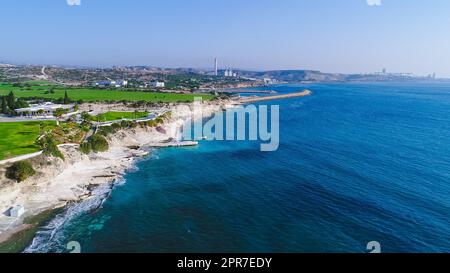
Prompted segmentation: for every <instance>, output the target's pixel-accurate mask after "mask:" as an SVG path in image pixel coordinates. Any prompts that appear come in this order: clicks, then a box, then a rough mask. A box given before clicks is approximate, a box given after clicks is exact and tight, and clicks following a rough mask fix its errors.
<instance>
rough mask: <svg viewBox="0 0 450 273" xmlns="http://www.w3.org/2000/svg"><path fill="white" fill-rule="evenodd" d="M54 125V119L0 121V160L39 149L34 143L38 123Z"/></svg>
mask: <svg viewBox="0 0 450 273" xmlns="http://www.w3.org/2000/svg"><path fill="white" fill-rule="evenodd" d="M41 123H45V124H46V125H47V126H48V127H54V126H56V124H55V122H54V121H30V122H11V123H9V122H4V123H0V160H3V159H6V158H10V157H15V156H19V155H23V154H28V153H34V152H37V151H38V150H39V147H38V146H36V145H35V143H34V142H35V140H36V138H38V137H39V125H40V124H41Z"/></svg>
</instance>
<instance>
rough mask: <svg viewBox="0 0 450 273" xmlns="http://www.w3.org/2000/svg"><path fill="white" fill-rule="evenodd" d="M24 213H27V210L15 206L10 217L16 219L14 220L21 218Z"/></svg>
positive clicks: (10, 212) (10, 211)
mask: <svg viewBox="0 0 450 273" xmlns="http://www.w3.org/2000/svg"><path fill="white" fill-rule="evenodd" d="M24 213H25V208H24V207H23V206H21V205H17V206H14V207H12V208H11V209H10V210H9V216H10V217H14V218H19V217H20V216H22V215H23V214H24Z"/></svg>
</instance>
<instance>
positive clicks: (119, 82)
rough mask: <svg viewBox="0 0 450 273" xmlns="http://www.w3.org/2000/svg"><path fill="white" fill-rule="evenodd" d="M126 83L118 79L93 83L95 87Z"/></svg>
mask: <svg viewBox="0 0 450 273" xmlns="http://www.w3.org/2000/svg"><path fill="white" fill-rule="evenodd" d="M127 85H128V81H126V80H120V81H99V82H96V83H95V86H96V87H116V88H120V87H125V86H127Z"/></svg>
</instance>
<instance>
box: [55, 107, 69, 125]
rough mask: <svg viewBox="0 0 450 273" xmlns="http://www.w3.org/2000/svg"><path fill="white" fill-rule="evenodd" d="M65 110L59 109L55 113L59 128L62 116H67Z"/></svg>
mask: <svg viewBox="0 0 450 273" xmlns="http://www.w3.org/2000/svg"><path fill="white" fill-rule="evenodd" d="M65 112H66V111H65V110H64V109H62V108H58V109H56V110H55V112H53V116H54V117H55V118H56V125H57V126H59V119H60V118H61V117H62V115H64V114H65Z"/></svg>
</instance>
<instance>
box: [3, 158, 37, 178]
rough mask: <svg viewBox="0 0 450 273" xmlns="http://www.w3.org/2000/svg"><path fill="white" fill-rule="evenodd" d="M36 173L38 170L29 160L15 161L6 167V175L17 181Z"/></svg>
mask: <svg viewBox="0 0 450 273" xmlns="http://www.w3.org/2000/svg"><path fill="white" fill-rule="evenodd" d="M35 174H36V171H35V170H34V169H33V166H32V165H31V164H30V162H27V161H19V162H15V163H14V164H12V165H11V166H10V167H9V168H7V169H6V177H7V178H9V179H12V180H16V181H17V182H22V181H24V180H26V179H27V178H28V177H30V176H33V175H35Z"/></svg>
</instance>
